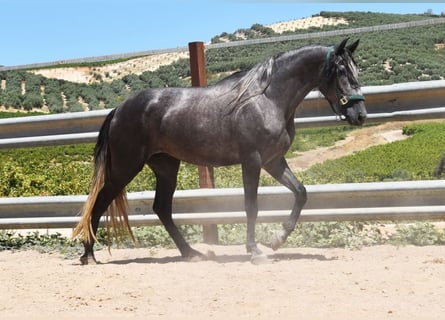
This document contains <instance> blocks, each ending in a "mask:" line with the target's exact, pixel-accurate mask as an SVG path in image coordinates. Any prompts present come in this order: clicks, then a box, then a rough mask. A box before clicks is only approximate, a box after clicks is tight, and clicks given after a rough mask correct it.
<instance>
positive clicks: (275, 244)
mask: <svg viewBox="0 0 445 320" xmlns="http://www.w3.org/2000/svg"><path fill="white" fill-rule="evenodd" d="M283 243H284V240H283V231H279V232H277V233H275V234H274V235H273V237H272V239H271V240H270V247H271V248H272V250H273V251H277V250H278V248H280V247H281V246H282V245H283Z"/></svg>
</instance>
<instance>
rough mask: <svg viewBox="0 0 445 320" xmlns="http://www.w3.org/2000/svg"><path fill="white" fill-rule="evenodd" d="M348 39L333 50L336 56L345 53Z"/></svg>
mask: <svg viewBox="0 0 445 320" xmlns="http://www.w3.org/2000/svg"><path fill="white" fill-rule="evenodd" d="M348 40H349V38H346V39H344V40H343V41H342V42H341V43H340V44H339V45H338V47H337V48H336V49H335V54H336V55H342V54H343V53H344V52H345V46H346V42H348Z"/></svg>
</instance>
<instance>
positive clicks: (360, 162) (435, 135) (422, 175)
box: [302, 122, 445, 183]
mask: <svg viewBox="0 0 445 320" xmlns="http://www.w3.org/2000/svg"><path fill="white" fill-rule="evenodd" d="M444 132H445V123H444V122H435V123H420V124H412V125H409V126H407V127H405V128H404V133H405V134H407V135H409V136H410V137H409V138H408V139H405V140H401V141H396V142H393V143H389V144H385V145H381V146H374V147H370V148H368V149H366V150H364V151H360V152H357V153H355V154H353V155H349V156H345V157H342V158H339V159H335V160H327V161H325V162H323V163H321V164H317V165H314V166H313V167H311V168H310V169H308V170H306V171H305V172H304V173H303V174H302V179H303V180H304V181H305V182H306V183H348V182H380V181H395V180H422V179H427V180H428V179H434V176H433V172H434V170H435V169H436V167H437V165H438V163H439V161H440V158H441V157H442V155H443V154H445V134H444Z"/></svg>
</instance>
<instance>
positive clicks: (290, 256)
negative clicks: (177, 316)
mask: <svg viewBox="0 0 445 320" xmlns="http://www.w3.org/2000/svg"><path fill="white" fill-rule="evenodd" d="M267 257H268V258H269V260H270V262H272V263H279V262H281V261H289V260H295V261H296V260H318V261H332V260H337V258H336V257H326V256H325V255H322V254H302V253H275V254H271V255H268V256H267ZM202 261H213V262H216V263H220V264H227V263H242V262H250V261H251V259H250V255H248V254H235V255H226V254H224V255H217V256H215V257H212V258H209V259H204V260H202ZM175 262H190V260H189V259H186V258H183V257H181V256H173V257H147V258H134V259H123V260H112V261H107V262H104V263H101V264H116V265H126V264H131V263H138V264H139V263H140V264H166V263H175Z"/></svg>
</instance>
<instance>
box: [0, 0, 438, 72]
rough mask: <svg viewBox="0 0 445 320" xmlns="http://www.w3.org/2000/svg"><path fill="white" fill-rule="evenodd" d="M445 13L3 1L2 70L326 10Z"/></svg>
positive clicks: (148, 1)
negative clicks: (4, 67) (7, 67)
mask: <svg viewBox="0 0 445 320" xmlns="http://www.w3.org/2000/svg"><path fill="white" fill-rule="evenodd" d="M428 9H432V10H433V13H435V14H440V13H442V12H445V4H444V3H438V2H436V3H414V2H411V3H402V2H397V3H383V2H380V3H376V2H374V3H355V2H345V3H334V2H332V1H327V2H312V3H307V2H299V1H284V0H283V1H267V0H257V1H254V0H244V1H234V0H220V1H219V0H207V1H205V0H183V1H179V0H124V1H117V0H75V1H74V0H64V1H62V0H0V22H1V23H0V34H1V38H0V65H5V66H14V65H22V64H30V63H39V62H50V61H57V60H64V59H76V58H82V57H92V56H101V55H108V54H119V53H128V52H135V51H145V50H155V49H166V48H176V47H182V46H187V43H188V42H191V41H204V42H208V41H210V39H211V38H212V37H213V36H215V35H218V34H220V33H222V32H224V31H225V32H234V31H235V30H237V29H239V28H249V27H250V26H252V24H254V23H260V24H263V25H267V24H271V23H275V22H280V21H286V20H292V19H298V18H304V17H310V16H311V15H313V14H317V13H319V12H320V11H323V10H324V11H373V12H388V13H423V12H425V11H427V10H428Z"/></svg>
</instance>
